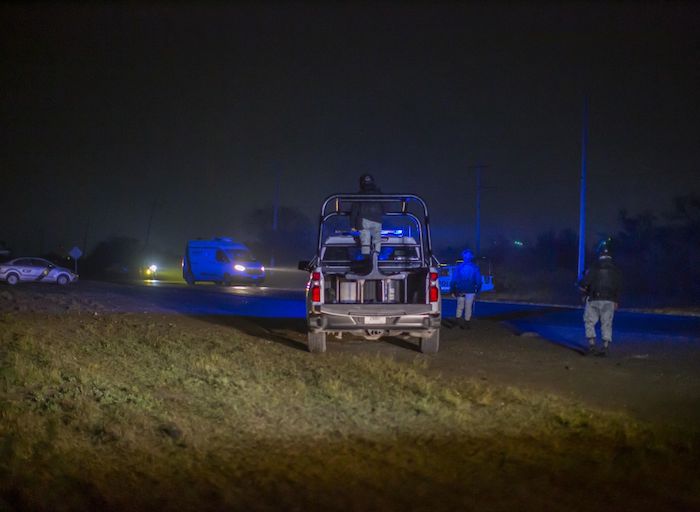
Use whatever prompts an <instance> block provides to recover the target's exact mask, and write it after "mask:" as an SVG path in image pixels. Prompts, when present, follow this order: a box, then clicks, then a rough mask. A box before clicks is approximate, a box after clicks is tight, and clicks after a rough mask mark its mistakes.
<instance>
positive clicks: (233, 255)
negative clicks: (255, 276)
mask: <svg viewBox="0 0 700 512" xmlns="http://www.w3.org/2000/svg"><path fill="white" fill-rule="evenodd" d="M226 254H227V255H228V257H229V258H230V259H231V261H235V262H239V261H255V258H254V257H253V255H252V254H250V251H247V250H245V249H226Z"/></svg>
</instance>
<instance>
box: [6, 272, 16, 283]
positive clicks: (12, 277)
mask: <svg viewBox="0 0 700 512" xmlns="http://www.w3.org/2000/svg"><path fill="white" fill-rule="evenodd" d="M6 280H7V284H9V285H10V286H14V285H16V284H17V283H19V276H18V275H17V274H15V273H14V272H13V273H12V274H7V278H6Z"/></svg>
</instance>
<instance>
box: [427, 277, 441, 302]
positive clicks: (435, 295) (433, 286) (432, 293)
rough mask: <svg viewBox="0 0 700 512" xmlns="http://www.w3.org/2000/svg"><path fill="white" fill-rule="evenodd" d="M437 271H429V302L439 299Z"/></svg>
mask: <svg viewBox="0 0 700 512" xmlns="http://www.w3.org/2000/svg"><path fill="white" fill-rule="evenodd" d="M437 280H438V273H437V272H430V285H429V288H428V298H429V300H430V302H437V301H438V300H439V299H440V290H439V289H438V286H437Z"/></svg>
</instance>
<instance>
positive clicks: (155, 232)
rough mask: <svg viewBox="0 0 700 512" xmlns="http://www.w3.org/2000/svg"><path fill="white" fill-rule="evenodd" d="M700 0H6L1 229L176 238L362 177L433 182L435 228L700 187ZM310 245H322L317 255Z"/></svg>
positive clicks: (668, 202) (395, 188)
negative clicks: (17, 0)
mask: <svg viewBox="0 0 700 512" xmlns="http://www.w3.org/2000/svg"><path fill="white" fill-rule="evenodd" d="M699 56H700V11H699V10H698V8H697V7H695V6H694V5H693V4H691V3H686V4H683V3H654V4H651V5H646V4H637V3H616V4H611V5H607V6H606V5H604V4H600V3H590V4H589V3H585V4H583V3H575V4H564V5H559V4H554V3H542V4H538V3H533V4H524V3H516V4H515V5H508V6H506V5H501V6H498V5H496V4H492V3H474V4H466V5H460V4H440V5H433V4H420V3H410V4H391V3H380V4H379V5H374V4H373V3H367V4H338V5H336V4H333V5H330V6H324V5H322V4H321V3H317V4H287V3H284V4H268V5H267V6H265V7H259V6H250V7H244V6H240V5H237V4H236V5H235V6H231V5H229V4H226V3H213V4H205V5H203V6H202V5H194V4H193V5H190V6H188V5H187V4H185V3H174V4H168V3H161V4H153V5H151V6H141V4H138V5H137V4H127V5H121V6H119V5H116V4H98V5H91V4H59V5H53V6H51V5H49V6H42V5H41V4H28V5H26V6H22V5H12V6H8V5H6V6H3V7H0V63H1V66H2V68H1V69H2V72H1V74H0V114H1V116H2V131H1V132H0V180H1V184H2V188H1V190H2V193H1V197H2V201H0V215H1V218H2V222H1V223H0V240H6V241H7V242H9V243H10V245H11V246H12V247H14V248H15V249H16V251H18V252H24V253H26V254H29V253H37V252H38V251H39V249H40V247H39V244H40V241H41V240H43V249H44V250H49V249H51V248H52V247H54V246H55V245H57V244H59V243H62V244H64V245H66V246H72V245H75V244H77V245H82V242H83V237H84V234H85V229H86V224H87V223H88V222H89V232H88V245H89V246H93V245H94V244H95V243H96V242H97V241H99V240H101V239H104V238H106V237H107V236H110V235H126V236H133V237H136V238H140V239H142V240H143V239H144V238H145V234H146V226H147V221H148V217H149V214H150V212H151V209H152V206H153V205H154V204H155V210H154V216H153V224H152V235H151V242H152V243H153V244H156V245H159V246H161V247H164V248H168V249H173V250H178V249H180V248H181V247H182V246H183V244H184V242H185V240H187V239H188V238H190V237H196V236H210V235H215V234H221V235H226V234H229V235H237V234H239V233H244V232H245V220H246V218H247V217H248V215H249V214H250V212H251V210H253V209H254V208H260V207H268V206H270V205H271V204H272V201H273V197H274V190H275V187H274V182H275V176H276V174H279V176H280V183H281V187H280V189H281V204H282V205H283V206H289V207H293V208H296V209H298V210H300V211H301V212H303V213H304V214H306V215H308V216H309V219H310V222H316V216H317V210H318V208H319V206H320V201H321V199H322V198H323V197H325V196H326V195H328V194H331V193H333V192H338V191H354V190H355V189H356V188H357V178H358V177H359V175H360V174H362V173H365V172H369V173H372V174H374V175H375V177H376V179H377V181H378V183H379V185H380V186H381V188H382V189H383V190H384V191H390V192H414V193H418V194H420V195H423V196H424V197H425V198H426V199H427V201H428V205H429V207H430V209H431V212H432V221H433V225H434V230H435V231H434V236H435V238H436V241H437V245H438V246H444V245H448V244H452V245H460V244H463V243H471V242H473V232H474V227H473V225H474V219H475V213H474V195H475V179H474V170H473V169H470V166H474V165H476V164H480V163H481V164H485V165H488V167H487V168H486V169H485V170H484V172H483V186H484V187H486V189H485V190H484V193H483V196H482V237H483V238H482V247H483V246H484V245H485V244H487V243H488V241H489V240H490V239H492V238H494V237H496V236H499V235H502V236H506V237H509V238H520V239H525V240H532V239H534V237H535V235H537V234H538V233H540V232H543V231H546V230H548V229H556V230H560V229H563V228H572V229H574V230H576V229H577V227H578V205H579V200H578V198H579V188H578V184H579V172H580V162H581V120H582V105H583V98H584V96H586V95H587V96H588V97H589V98H590V141H589V152H588V162H589V168H588V169H589V186H588V192H589V194H588V199H589V205H588V208H589V216H588V228H589V229H588V234H589V235H588V236H589V239H590V240H589V241H590V242H591V243H593V241H594V240H593V239H594V238H596V236H597V234H598V233H602V232H607V231H617V230H618V229H619V223H618V220H617V213H618V210H620V209H621V208H627V209H628V210H629V211H631V212H632V213H638V212H640V211H642V210H647V209H648V210H651V211H654V212H657V213H661V212H664V211H668V210H670V209H671V208H672V199H673V197H674V196H677V195H679V194H689V193H694V194H700V178H699V174H700V164H699V163H698V162H700V93H699V91H700V62H699V61H700V59H699ZM299 256H310V255H299Z"/></svg>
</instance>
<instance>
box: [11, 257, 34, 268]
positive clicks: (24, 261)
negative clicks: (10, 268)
mask: <svg viewBox="0 0 700 512" xmlns="http://www.w3.org/2000/svg"><path fill="white" fill-rule="evenodd" d="M13 265H17V266H18V267H29V266H31V262H30V261H29V260H28V259H27V258H22V259H20V260H15V261H14V263H13Z"/></svg>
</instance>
